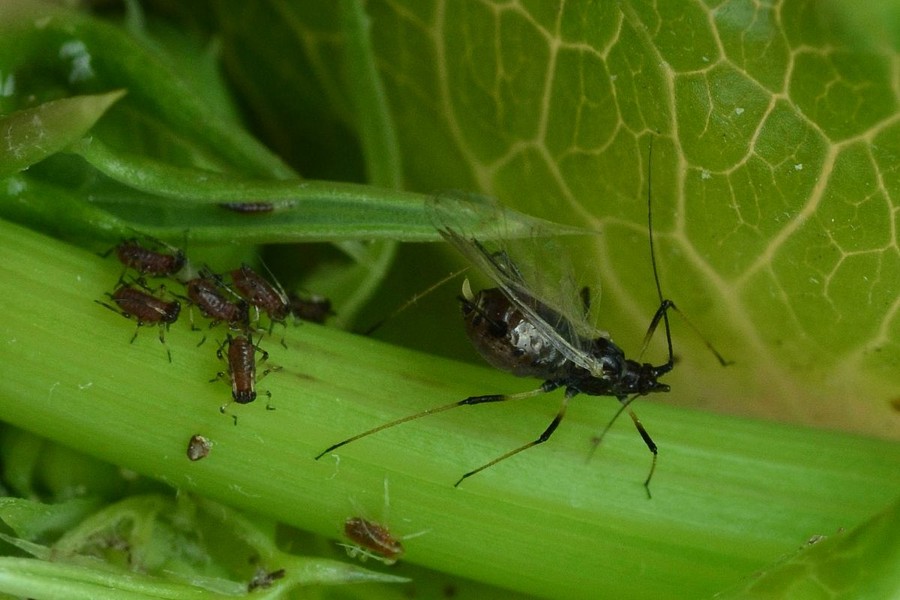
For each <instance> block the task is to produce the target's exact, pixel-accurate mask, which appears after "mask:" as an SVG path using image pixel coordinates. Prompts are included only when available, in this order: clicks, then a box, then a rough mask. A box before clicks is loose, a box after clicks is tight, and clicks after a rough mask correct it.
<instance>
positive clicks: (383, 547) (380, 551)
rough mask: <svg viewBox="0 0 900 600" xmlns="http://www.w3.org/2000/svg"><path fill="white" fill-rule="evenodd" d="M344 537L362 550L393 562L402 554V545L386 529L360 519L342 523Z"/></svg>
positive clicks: (355, 518) (350, 519) (356, 518)
mask: <svg viewBox="0 0 900 600" xmlns="http://www.w3.org/2000/svg"><path fill="white" fill-rule="evenodd" d="M344 535H346V536H347V537H348V538H350V539H351V540H352V541H353V542H354V543H355V544H357V545H359V546H360V547H361V548H363V549H364V550H368V551H369V552H372V553H374V554H377V555H378V556H381V557H382V558H384V559H387V560H388V561H391V562H394V561H396V560H397V558H399V557H400V555H402V554H403V551H404V550H403V544H401V543H400V540H398V539H397V538H395V537H394V536H393V535H391V532H390V531H388V528H387V527H385V526H384V525H380V524H378V523H373V522H372V521H368V520H366V519H363V518H362V517H351V518H349V519H347V521H346V522H345V523H344Z"/></svg>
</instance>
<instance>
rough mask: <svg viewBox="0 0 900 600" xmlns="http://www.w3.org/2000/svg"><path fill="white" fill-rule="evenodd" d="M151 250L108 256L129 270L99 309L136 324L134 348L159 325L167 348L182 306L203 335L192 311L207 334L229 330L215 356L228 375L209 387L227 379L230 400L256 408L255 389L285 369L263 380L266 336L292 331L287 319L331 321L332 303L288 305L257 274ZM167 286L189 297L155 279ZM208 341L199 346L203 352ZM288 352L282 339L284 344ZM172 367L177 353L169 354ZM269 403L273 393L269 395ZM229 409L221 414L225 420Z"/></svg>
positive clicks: (161, 248)
mask: <svg viewBox="0 0 900 600" xmlns="http://www.w3.org/2000/svg"><path fill="white" fill-rule="evenodd" d="M152 245H153V247H150V244H145V243H142V242H140V241H138V240H137V239H130V240H125V241H123V242H122V243H120V244H118V245H117V246H116V247H115V248H113V249H112V250H110V251H109V252H107V253H106V255H108V254H110V253H112V252H115V254H116V257H117V258H118V259H119V262H121V263H122V264H123V265H124V266H125V270H124V272H123V273H122V275H120V276H119V281H118V282H117V283H116V287H115V289H114V291H113V292H111V293H107V294H106V295H107V296H108V298H109V302H101V301H99V300H98V301H97V302H98V303H99V304H101V305H102V306H105V307H106V308H108V309H110V310H112V311H114V312H117V313H119V314H121V315H122V316H124V317H126V318H128V319H131V320H133V321H136V322H137V328H136V329H135V332H134V335H133V336H132V337H131V341H132V342H133V341H134V340H135V338H137V335H138V333H139V331H140V328H141V327H142V326H145V325H147V326H149V325H156V326H157V327H158V328H159V341H160V342H161V343H162V344H163V345H164V346H165V345H166V340H165V333H166V331H168V329H169V326H170V325H171V324H172V323H174V322H175V321H176V320H177V319H178V317H179V316H180V315H181V313H182V302H184V303H185V304H187V306H188V307H189V308H188V312H189V313H190V321H191V328H192V329H194V330H198V329H200V328H199V327H197V325H196V323H195V321H194V310H193V309H194V308H196V309H197V310H198V311H199V312H200V314H201V315H202V316H203V317H204V318H205V319H207V320H208V321H209V327H210V328H212V327H215V326H217V325H220V324H221V325H222V326H224V327H226V328H227V331H226V334H225V339H224V340H223V341H221V342H220V344H219V346H218V347H217V349H216V355H217V356H218V357H219V359H220V360H222V361H223V362H224V364H225V370H224V371H221V372H219V373H217V374H216V376H215V377H214V378H213V379H211V381H217V380H219V379H225V380H227V381H229V382H230V383H231V398H232V401H233V402H236V403H238V404H248V403H250V402H253V401H254V400H256V397H257V395H258V394H257V390H256V382H257V381H258V380H259V379H261V378H262V377H264V376H265V375H267V374H268V373H270V372H271V371H275V370H277V369H278V368H279V367H268V368H266V369H265V370H263V371H261V372H259V371H258V369H257V365H258V364H260V363H263V362H265V361H266V360H267V359H268V356H269V355H268V353H267V352H266V351H265V350H263V349H262V348H260V346H259V342H260V339H261V338H262V336H263V335H264V333H266V332H268V333H270V334H271V332H272V328H273V327H274V326H275V324H279V325H281V326H283V327H284V326H286V321H287V318H288V316H290V315H292V314H293V315H294V317H295V318H297V319H303V320H307V321H315V322H318V323H322V322H324V321H325V319H326V318H327V317H328V315H329V314H332V313H331V303H330V302H328V301H327V300H325V299H323V298H320V297H315V296H314V297H312V298H310V299H301V298H298V297H296V296H292V297H289V296H288V295H287V294H286V293H285V291H284V290H283V289H282V288H281V286H280V285H278V284H277V283H274V284H273V283H272V282H271V281H269V280H268V279H267V278H265V277H263V276H262V275H260V274H259V273H257V272H256V271H255V270H253V268H252V267H250V266H249V265H246V264H242V265H241V266H240V267H239V268H237V269H233V270H231V271H229V272H228V273H227V274H225V275H223V274H218V273H213V272H212V271H211V270H210V269H208V268H207V267H203V268H201V269H199V270H197V269H195V268H194V267H193V266H192V265H191V264H190V262H189V261H188V260H187V257H186V256H185V254H184V252H183V251H181V250H179V249H177V248H172V247H171V246H167V245H165V244H163V243H162V242H152ZM161 278H166V279H168V280H169V283H170V284H174V285H175V286H176V287H177V288H181V289H183V293H178V292H176V291H173V290H171V289H169V288H167V287H166V285H165V284H163V283H159V284H157V285H155V286H154V285H153V284H152V283H151V282H150V279H161ZM263 315H265V317H266V319H267V320H268V326H267V327H261V325H262V324H264V320H263ZM205 340H206V336H204V337H203V339H201V340H200V342H199V343H198V346H199V345H201V344H202V343H203V342H204V341H205ZM282 344H284V339H282ZM166 353H167V355H168V358H169V362H171V361H172V353H171V351H170V350H169V348H168V346H166ZM263 393H264V394H266V395H267V396H270V393H269V392H268V391H266V392H263ZM226 407H227V404H226V405H223V406H222V407H221V411H222V412H225V408H226Z"/></svg>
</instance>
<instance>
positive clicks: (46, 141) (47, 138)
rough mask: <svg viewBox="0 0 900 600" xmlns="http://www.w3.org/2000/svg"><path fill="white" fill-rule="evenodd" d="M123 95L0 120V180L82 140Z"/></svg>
mask: <svg viewBox="0 0 900 600" xmlns="http://www.w3.org/2000/svg"><path fill="white" fill-rule="evenodd" d="M123 95H125V92H124V91H118V92H110V93H109V94H103V95H100V96H75V97H73V98H64V99H62V100H55V101H51V102H45V103H44V104H41V105H40V106H38V107H36V108H31V109H26V110H20V111H17V112H14V113H12V114H10V115H7V116H5V117H0V132H2V135H3V140H4V142H5V143H4V151H3V153H2V154H0V177H6V176H9V175H12V174H14V173H18V172H19V171H21V170H23V169H26V168H28V167H30V166H31V165H33V164H34V163H36V162H39V161H41V160H43V159H45V158H47V157H48V156H51V155H52V154H55V153H57V152H59V151H61V150H63V149H64V148H65V147H66V146H68V145H69V144H71V143H72V142H74V141H75V140H77V139H78V138H80V137H81V136H83V135H84V134H85V133H87V131H88V130H89V129H90V128H91V127H93V126H94V123H96V122H97V120H98V119H99V118H100V117H102V116H103V113H105V112H106V110H107V109H108V108H109V107H110V106H111V105H112V104H113V103H114V102H116V100H118V99H119V98H121V97H122V96H123Z"/></svg>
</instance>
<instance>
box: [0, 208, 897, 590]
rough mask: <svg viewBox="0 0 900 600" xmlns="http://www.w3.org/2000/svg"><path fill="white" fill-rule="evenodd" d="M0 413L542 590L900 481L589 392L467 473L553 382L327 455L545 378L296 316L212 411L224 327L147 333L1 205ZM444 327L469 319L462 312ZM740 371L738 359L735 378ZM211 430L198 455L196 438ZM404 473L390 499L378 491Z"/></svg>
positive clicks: (199, 483) (852, 518)
mask: <svg viewBox="0 0 900 600" xmlns="http://www.w3.org/2000/svg"><path fill="white" fill-rule="evenodd" d="M0 239H2V240H3V242H2V244H0V307H2V314H3V315H4V319H3V320H2V322H0V361H2V364H4V365H6V369H4V375H3V377H2V379H0V411H2V414H3V416H4V419H5V420H7V421H9V422H10V423H12V424H15V425H17V426H19V427H22V428H24V429H27V430H29V431H33V432H35V433H38V434H40V435H43V436H46V437H48V438H50V439H53V440H56V441H58V442H60V443H62V444H65V445H69V446H71V447H73V448H76V449H79V450H81V451H84V452H86V453H89V454H91V455H94V456H97V457H100V458H103V459H105V460H108V461H110V462H112V463H115V464H119V465H123V466H125V467H127V468H130V469H133V470H135V471H137V472H139V473H143V474H146V475H148V476H150V477H154V478H156V479H159V480H161V481H164V482H167V483H169V484H171V485H172V486H175V487H177V488H181V489H185V490H189V491H191V492H195V493H198V494H203V495H206V496H209V497H211V498H214V499H218V500H220V501H223V502H225V503H227V504H230V505H233V506H235V507H240V508H245V509H248V510H251V511H255V512H258V513H261V514H264V515H268V516H270V517H274V518H276V519H279V520H281V521H284V522H286V523H290V524H292V525H295V526H298V527H301V528H304V529H308V530H311V531H315V532H318V533H322V534H326V535H329V536H335V537H337V536H338V535H340V530H341V527H342V524H343V522H344V520H345V519H346V518H347V517H349V516H353V515H357V514H362V515H363V516H366V517H367V518H371V519H374V520H379V521H383V522H385V523H387V524H388V525H389V526H390V527H391V528H392V530H393V532H394V533H395V535H399V536H403V535H407V534H412V533H416V532H420V531H427V533H425V534H424V535H421V536H419V537H416V538H414V539H410V540H409V541H408V543H407V544H406V546H407V554H406V557H405V559H406V560H409V561H411V562H415V563H420V564H423V565H427V566H431V567H433V568H437V569H441V570H446V571H452V572H454V573H457V574H460V575H464V576H467V577H471V578H474V579H477V580H481V581H486V582H491V583H493V584H496V585H500V586H504V587H508V588H513V589H518V590H522V591H528V592H531V593H534V594H538V595H543V596H548V597H549V596H556V597H569V598H578V597H584V598H588V597H596V596H597V594H598V593H601V592H602V595H604V596H608V597H617V598H647V597H653V598H667V597H686V596H688V597H701V596H704V595H708V594H710V593H712V592H715V591H716V590H718V589H721V588H723V587H725V586H727V585H730V584H733V583H734V582H735V581H738V580H739V579H740V578H741V577H744V576H746V575H748V574H750V573H751V572H752V571H753V570H755V569H758V568H760V567H762V566H764V565H767V564H770V563H772V562H773V561H774V560H776V559H777V558H778V557H779V556H782V555H783V554H784V553H785V552H788V551H790V550H791V549H793V548H796V547H797V546H798V545H801V544H803V543H804V542H805V541H806V540H807V539H808V538H809V537H810V536H812V535H815V534H829V533H832V532H834V531H836V530H837V529H838V528H841V527H844V528H848V527H852V526H853V525H855V524H857V523H859V522H861V521H862V520H864V519H865V518H866V517H868V516H869V515H871V514H873V513H874V512H875V511H876V510H878V509H879V508H880V507H882V506H883V505H884V504H885V503H887V501H888V500H890V499H891V498H894V497H896V496H897V495H898V494H900V481H898V478H897V477H896V474H897V472H898V469H900V445H898V444H895V443H890V442H885V441H879V440H873V439H866V438H861V437H855V436H850V435H844V434H839V433H830V432H824V431H817V430H811V429H805V428H801V427H787V426H782V425H778V424H772V423H764V422H758V421H750V420H738V419H734V418H729V417H723V416H718V415H712V414H707V413H701V412H693V411H687V410H679V409H676V408H671V407H665V406H658V405H656V406H655V405H653V404H652V403H650V402H638V403H637V404H636V405H635V408H636V409H637V410H638V412H639V414H640V415H641V418H642V420H643V423H644V424H645V426H646V427H647V429H648V430H649V431H650V432H651V434H652V435H653V436H654V439H655V440H656V442H657V443H658V444H659V447H660V458H659V465H658V469H657V473H656V476H655V479H654V481H653V488H652V489H653V494H654V496H653V499H652V500H647V498H646V496H645V493H644V489H643V486H642V483H643V480H644V477H645V476H646V472H647V468H648V466H649V454H648V453H647V450H646V448H645V447H644V445H643V443H642V442H641V440H640V438H639V437H638V436H637V435H636V433H635V432H634V431H633V428H632V427H631V424H630V423H629V422H627V420H624V419H623V420H620V422H618V423H617V424H616V425H615V426H614V427H613V429H612V430H611V431H610V434H609V435H608V436H607V438H606V439H605V440H604V443H603V445H602V446H601V448H600V450H599V452H598V453H597V455H596V456H595V457H594V458H593V460H592V461H591V462H589V463H586V462H585V456H586V454H587V448H588V445H589V442H590V439H591V436H592V435H594V434H596V433H597V432H598V431H599V430H600V429H601V428H602V425H603V424H605V422H606V421H607V420H608V419H609V418H610V416H611V415H612V414H613V412H614V411H615V408H616V404H615V402H613V401H612V400H607V399H605V398H590V397H578V398H577V399H576V401H575V402H574V403H573V405H572V406H571V407H570V410H569V414H568V416H567V419H566V421H565V422H564V423H563V425H562V427H561V428H560V430H559V431H558V433H557V434H556V435H555V436H554V438H553V439H552V440H551V442H550V443H548V444H546V445H544V446H542V447H539V448H537V449H533V450H530V451H528V452H525V453H524V454H522V455H519V456H517V457H515V458H512V459H510V460H508V461H506V462H505V463H502V464H499V465H497V466H495V467H493V468H491V469H489V470H488V471H486V472H484V473H481V474H479V475H478V476H476V477H474V478H472V479H470V480H467V481H466V482H465V483H464V484H463V485H462V486H461V487H460V488H458V489H454V488H453V487H452V484H453V482H454V481H455V480H456V479H457V478H458V477H459V476H460V475H461V474H462V473H463V472H466V471H468V470H470V469H471V468H473V467H475V466H478V465H480V464H482V463H484V462H486V461H487V460H488V459H490V458H493V457H495V456H497V455H499V454H501V453H502V452H504V451H506V450H508V449H510V448H512V447H515V446H517V445H519V444H521V443H523V442H525V441H527V440H528V439H531V438H532V437H534V436H536V434H537V433H538V432H539V431H542V430H543V428H544V427H545V426H546V424H547V423H548V422H549V420H550V418H551V416H552V415H553V414H554V413H555V411H556V405H557V402H558V401H559V400H560V396H559V395H558V394H556V395H552V396H549V397H545V398H544V399H535V400H532V401H527V402H522V403H513V404H509V405H502V404H500V405H493V406H482V407H478V408H471V409H461V410H458V411H451V412H449V413H446V414H443V415H439V416H433V417H428V418H425V419H422V420H419V421H415V422H413V423H408V424H406V425H403V426H400V427H397V428H396V429H394V430H391V431H385V432H382V433H380V434H378V435H376V436H373V437H371V438H369V439H366V440H362V441H359V442H356V443H354V444H351V445H348V446H346V447H345V448H342V449H341V450H340V451H339V452H338V453H336V454H335V455H329V456H326V457H324V458H323V459H322V460H320V461H318V462H316V461H314V460H313V458H312V457H313V456H315V455H316V454H317V453H318V452H320V451H321V450H322V449H323V448H325V447H327V446H328V445H330V444H332V443H334V442H336V441H338V440H341V439H343V438H346V437H348V436H350V435H353V434H355V433H358V432H360V431H363V430H365V429H367V428H369V427H372V426H374V425H376V424H379V423H381V422H384V421H386V420H389V419H393V418H397V417H400V416H403V415H406V414H409V413H412V412H415V411H419V410H422V409H424V408H427V407H431V406H437V405H440V404H445V403H447V402H449V401H452V400H453V399H458V398H463V397H466V396H469V395H473V394H483V393H491V392H498V391H508V392H516V391H520V390H524V389H528V388H530V387H533V386H535V385H537V382H531V381H524V380H518V379H515V378H513V377H509V376H506V375H504V374H502V373H498V372H495V371H492V370H489V369H484V368H480V367H475V366H470V365H464V364H459V363H455V362H451V361H446V360H441V359H438V358H435V357H432V356H427V355H422V354H417V353H414V352H410V351H407V350H404V349H402V348H397V347H391V346H387V345H385V344H383V343H379V342H377V341H375V340H371V339H368V338H365V337H360V336H356V335H351V334H348V333H345V332H341V331H337V330H334V329H329V328H326V327H320V326H316V325H311V324H302V325H299V326H297V327H293V326H290V327H288V329H287V331H286V333H285V340H286V343H287V346H288V349H284V348H282V347H281V346H280V345H279V343H278V341H277V340H278V339H279V333H280V332H279V331H278V330H277V329H276V332H275V334H274V335H273V336H271V337H268V336H267V337H265V338H263V340H262V345H263V346H264V347H265V349H266V350H268V351H269V353H270V358H269V363H270V364H272V365H278V366H281V367H282V368H281V370H279V371H277V372H273V373H271V374H270V375H268V376H267V377H266V378H265V379H263V380H262V381H261V382H260V384H259V387H260V389H261V390H266V389H268V390H271V393H272V397H271V404H272V406H273V407H274V408H275V410H274V411H268V410H266V406H265V404H266V399H265V398H262V399H261V400H258V401H257V402H255V403H253V404H249V405H245V406H238V405H231V406H229V407H228V412H230V413H232V414H234V415H237V423H236V424H235V423H233V422H232V419H231V418H230V417H229V416H226V415H222V414H220V413H219V410H218V407H219V406H220V405H222V404H225V403H226V402H227V400H228V399H229V395H230V394H229V388H228V387H227V386H225V385H223V384H221V383H209V379H211V378H212V377H214V375H215V373H216V372H217V371H220V370H222V369H223V365H222V364H221V362H220V361H219V360H218V359H217V358H216V352H215V348H216V341H215V340H216V339H217V338H219V339H221V338H222V337H223V336H224V334H225V332H224V331H223V330H221V329H216V330H211V331H208V332H203V333H207V335H208V337H209V338H210V339H208V340H207V341H206V343H205V344H204V345H202V346H200V347H198V346H197V343H198V341H199V340H200V337H201V335H202V333H200V332H192V331H190V329H189V326H188V324H187V319H182V321H180V322H178V323H176V324H175V325H174V326H173V327H172V328H171V331H169V332H168V334H167V344H168V346H169V348H170V349H171V352H172V357H173V361H172V362H171V363H169V362H168V361H167V360H166V352H165V349H164V348H163V347H162V346H161V345H160V343H159V341H158V340H157V339H156V338H157V332H156V330H155V328H153V327H147V328H142V330H141V331H140V332H139V335H138V337H137V339H136V340H135V341H134V343H132V344H129V339H130V338H131V336H132V333H133V331H134V323H133V322H130V321H127V320H126V319H124V318H122V317H121V316H119V315H116V314H114V313H113V312H111V311H109V310H106V309H105V308H103V307H101V306H98V305H97V304H96V303H94V300H95V299H101V298H103V292H104V291H110V290H111V289H112V287H113V285H114V284H115V281H116V279H117V277H118V275H119V273H120V267H119V265H117V264H116V263H115V262H114V261H113V260H112V259H107V260H103V259H101V258H99V257H97V256H94V255H91V254H89V253H86V252H83V251H81V250H78V249H76V248H73V247H71V246H67V245H65V244H62V243H60V242H58V241H56V240H53V239H50V238H46V237H43V236H41V235H39V234H36V233H34V232H33V231H30V230H25V229H22V228H20V227H18V226H15V225H11V224H8V223H6V222H0ZM440 318H445V319H446V320H445V321H436V323H437V324H438V326H445V327H458V326H460V325H459V323H458V322H457V318H458V317H457V316H456V315H443V316H441V317H440ZM723 376H726V375H723ZM197 433H199V434H202V435H204V436H206V437H207V438H209V439H210V440H211V441H212V442H213V447H212V450H211V452H210V455H209V456H208V457H207V458H205V459H203V460H201V461H198V462H190V461H189V460H188V459H187V457H186V456H185V450H186V447H187V443H188V440H189V438H190V437H191V435H193V434H197ZM386 485H387V486H388V487H389V492H390V508H389V510H386V508H385V505H384V502H385V500H384V498H385V493H384V490H385V486H386Z"/></svg>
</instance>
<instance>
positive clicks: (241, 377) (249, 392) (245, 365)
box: [228, 335, 256, 404]
mask: <svg viewBox="0 0 900 600" xmlns="http://www.w3.org/2000/svg"><path fill="white" fill-rule="evenodd" d="M228 370H229V371H230V373H231V396H232V398H234V401H235V402H237V403H238V404H249V403H250V402H253V401H254V400H256V346H254V345H253V342H251V341H250V339H249V338H247V337H244V336H242V335H238V336H235V337H233V338H231V339H230V341H229V342H228Z"/></svg>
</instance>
